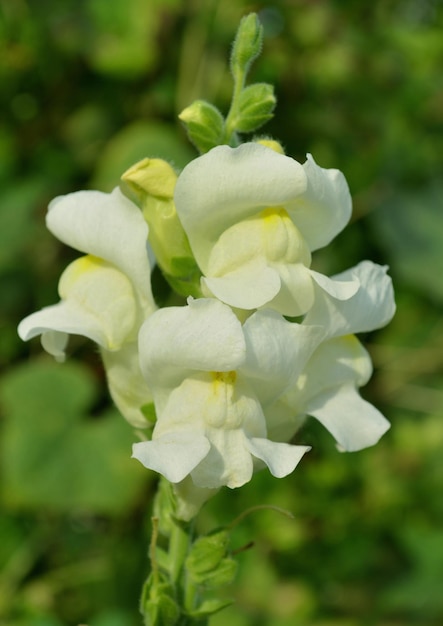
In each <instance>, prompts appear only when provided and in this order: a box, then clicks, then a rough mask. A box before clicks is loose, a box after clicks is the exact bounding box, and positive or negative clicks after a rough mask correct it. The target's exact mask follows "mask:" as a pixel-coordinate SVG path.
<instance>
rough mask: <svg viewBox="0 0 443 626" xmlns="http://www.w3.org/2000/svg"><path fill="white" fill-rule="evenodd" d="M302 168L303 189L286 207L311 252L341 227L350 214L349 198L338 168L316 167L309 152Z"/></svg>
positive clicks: (344, 180) (350, 201)
mask: <svg viewBox="0 0 443 626" xmlns="http://www.w3.org/2000/svg"><path fill="white" fill-rule="evenodd" d="M303 168H304V170H305V173H306V177H307V182H308V185H307V189H306V191H305V192H304V193H303V194H302V195H301V196H300V197H299V198H297V199H296V200H295V201H294V202H293V203H291V205H290V206H289V207H288V208H289V210H290V214H291V217H292V218H293V220H294V223H295V224H296V226H297V227H298V228H299V230H300V232H301V233H302V234H303V237H304V238H305V240H306V241H307V243H308V245H309V248H310V250H311V251H313V250H317V249H318V248H323V247H324V246H326V245H327V244H328V243H329V242H330V241H332V239H334V237H335V236H336V235H338V233H339V232H341V231H342V230H343V228H344V227H345V226H346V224H347V223H348V221H349V219H350V217H351V213H352V200H351V195H350V193H349V187H348V184H347V182H346V179H345V177H344V176H343V174H342V173H341V172H340V171H339V170H336V169H324V168H322V167H319V166H318V165H317V164H316V163H315V161H314V159H313V157H312V156H311V155H310V154H308V155H307V161H306V162H305V163H304V165H303Z"/></svg>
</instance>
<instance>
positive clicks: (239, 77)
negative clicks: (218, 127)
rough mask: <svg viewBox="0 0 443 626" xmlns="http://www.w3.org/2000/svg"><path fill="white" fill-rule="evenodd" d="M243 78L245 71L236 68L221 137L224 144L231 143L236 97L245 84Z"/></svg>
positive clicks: (234, 121)
mask: <svg viewBox="0 0 443 626" xmlns="http://www.w3.org/2000/svg"><path fill="white" fill-rule="evenodd" d="M245 80H246V72H244V71H243V70H237V72H236V73H235V75H234V91H233V94H232V100H231V106H230V109H229V113H228V115H227V117H226V122H225V134H224V137H223V143H225V144H231V142H232V141H233V140H234V137H235V126H236V122H237V119H236V118H237V105H238V99H239V97H240V94H241V92H242V91H243V87H244V86H245Z"/></svg>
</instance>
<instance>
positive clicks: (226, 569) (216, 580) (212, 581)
mask: <svg viewBox="0 0 443 626" xmlns="http://www.w3.org/2000/svg"><path fill="white" fill-rule="evenodd" d="M237 569H238V563H237V561H234V559H231V558H230V557H226V558H225V559H223V560H222V561H220V563H219V565H218V566H217V567H216V568H215V569H214V570H212V571H211V572H207V573H206V574H202V575H199V576H197V577H195V578H193V580H194V582H195V583H197V584H200V585H202V586H203V587H208V588H212V587H222V586H224V585H230V584H231V583H232V582H233V581H234V578H235V576H236V574H237Z"/></svg>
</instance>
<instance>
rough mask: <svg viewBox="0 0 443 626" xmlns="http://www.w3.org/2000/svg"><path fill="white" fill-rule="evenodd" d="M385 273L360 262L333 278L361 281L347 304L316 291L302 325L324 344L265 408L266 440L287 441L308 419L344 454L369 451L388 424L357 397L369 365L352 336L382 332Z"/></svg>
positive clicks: (388, 295) (389, 312)
mask: <svg viewBox="0 0 443 626" xmlns="http://www.w3.org/2000/svg"><path fill="white" fill-rule="evenodd" d="M386 271H387V268H386V267H382V266H380V265H376V264H374V263H371V262H370V261H363V262H362V263H360V264H359V265H357V266H356V267H354V268H352V269H350V270H348V271H346V272H344V273H343V274H340V275H339V276H337V277H336V278H339V279H345V280H348V279H349V278H352V277H355V278H357V279H358V280H359V282H360V285H361V286H360V289H359V290H358V292H357V293H356V294H355V295H354V296H353V297H352V298H350V299H349V300H346V301H341V302H340V301H337V300H335V299H334V298H331V297H330V296H328V295H327V294H325V293H324V292H322V291H321V290H320V289H318V290H317V294H316V299H315V303H314V306H313V307H312V309H311V310H310V311H309V313H308V314H307V315H306V317H305V319H304V321H303V324H302V325H305V324H306V325H310V324H315V325H320V326H321V327H322V329H323V341H322V342H321V343H320V344H319V346H318V347H317V348H316V350H315V351H314V352H313V354H312V356H311V358H310V359H309V361H308V363H307V364H306V366H305V368H304V370H303V372H302V374H301V375H300V376H299V378H298V379H297V381H296V383H295V385H293V386H292V387H291V389H289V390H288V391H287V392H286V393H285V394H283V396H282V397H280V398H279V400H278V401H277V402H276V403H275V404H274V405H273V406H270V407H268V408H267V411H266V418H267V424H268V430H269V433H270V436H271V437H273V438H274V439H276V440H278V441H290V439H291V438H292V436H293V435H294V434H295V432H296V431H297V430H298V428H299V427H300V426H301V424H302V423H303V422H304V420H305V417H306V416H307V415H311V416H312V417H315V418H316V419H317V420H318V421H319V422H321V423H322V424H323V426H325V428H327V429H328V430H329V431H330V432H331V434H332V435H333V436H334V438H335V439H336V441H337V443H338V446H339V448H340V449H341V450H346V451H354V450H360V449H362V448H366V447H368V446H371V445H373V444H375V443H377V441H378V440H379V439H380V437H381V436H382V435H383V434H384V433H385V432H386V431H387V430H388V428H389V422H388V421H387V420H386V419H385V418H384V417H383V415H382V414H381V413H380V411H378V410H377V409H376V408H375V407H374V406H373V405H372V404H370V403H369V402H367V401H366V400H364V399H363V398H362V397H361V396H360V394H359V392H358V388H359V387H362V386H363V385H365V384H366V383H367V382H368V380H369V378H370V377H371V374H372V363H371V359H370V356H369V354H368V353H367V351H366V350H365V349H364V348H363V346H362V345H361V343H360V342H359V341H358V339H357V338H356V337H355V336H354V333H360V332H367V331H372V330H375V329H377V328H381V327H382V326H384V325H385V324H387V323H388V322H389V321H390V320H391V319H392V317H393V315H394V313H395V302H394V293H393V288H392V281H391V279H390V278H389V276H387V274H386Z"/></svg>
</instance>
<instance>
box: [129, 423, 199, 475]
mask: <svg viewBox="0 0 443 626" xmlns="http://www.w3.org/2000/svg"><path fill="white" fill-rule="evenodd" d="M209 449H210V444H209V441H208V440H207V439H206V437H205V436H204V435H202V434H201V433H199V432H192V431H187V432H180V431H177V432H175V433H170V434H168V435H163V436H162V437H160V438H159V439H156V440H154V441H142V442H140V443H135V444H134V445H133V447H132V458H134V459H137V460H138V461H140V463H142V464H143V465H144V466H145V467H147V468H148V469H152V470H154V471H155V472H159V474H162V475H163V476H164V477H165V478H166V479H167V480H169V481H170V482H171V483H178V482H180V481H181V480H183V479H184V478H185V477H186V476H187V475H188V474H189V473H190V472H191V471H192V470H193V469H194V468H195V466H196V465H198V464H199V463H200V461H202V460H203V459H204V458H205V456H206V455H207V454H208V452H209Z"/></svg>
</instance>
